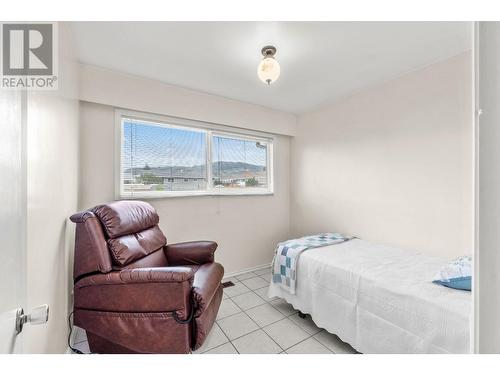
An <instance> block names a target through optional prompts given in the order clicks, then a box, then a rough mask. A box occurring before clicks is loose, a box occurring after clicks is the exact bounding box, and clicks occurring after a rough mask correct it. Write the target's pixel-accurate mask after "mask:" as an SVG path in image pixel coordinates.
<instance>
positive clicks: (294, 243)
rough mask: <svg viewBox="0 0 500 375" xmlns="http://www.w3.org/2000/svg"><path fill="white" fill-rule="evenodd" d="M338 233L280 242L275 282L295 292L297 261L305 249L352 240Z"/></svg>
mask: <svg viewBox="0 0 500 375" xmlns="http://www.w3.org/2000/svg"><path fill="white" fill-rule="evenodd" d="M350 239H351V238H350V237H344V236H342V235H341V234H338V233H320V234H315V235H312V236H306V237H301V238H296V239H293V240H288V241H285V242H280V243H279V244H278V246H277V247H276V250H275V254H274V259H273V265H272V272H273V283H275V284H279V285H280V287H281V288H282V289H284V290H286V291H287V292H288V293H290V294H295V285H296V280H297V262H298V260H299V256H300V254H301V253H302V252H303V251H306V250H309V249H314V248H317V247H324V246H329V245H333V244H337V243H341V242H345V241H348V240H350Z"/></svg>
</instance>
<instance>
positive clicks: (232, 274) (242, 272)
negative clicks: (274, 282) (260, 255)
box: [224, 263, 271, 279]
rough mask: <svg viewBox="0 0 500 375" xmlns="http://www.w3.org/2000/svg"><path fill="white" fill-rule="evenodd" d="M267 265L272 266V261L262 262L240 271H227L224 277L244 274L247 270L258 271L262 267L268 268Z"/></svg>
mask: <svg viewBox="0 0 500 375" xmlns="http://www.w3.org/2000/svg"><path fill="white" fill-rule="evenodd" d="M267 267H271V263H266V264H261V265H260V266H256V267H250V268H245V269H243V270H240V271H236V272H230V273H226V274H224V279H227V278H229V277H235V276H239V275H243V274H244V273H247V272H253V271H258V270H261V269H263V268H267Z"/></svg>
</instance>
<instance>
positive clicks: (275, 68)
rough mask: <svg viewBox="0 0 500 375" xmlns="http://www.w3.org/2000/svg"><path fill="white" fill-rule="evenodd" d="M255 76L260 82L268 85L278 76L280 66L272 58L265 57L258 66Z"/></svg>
mask: <svg viewBox="0 0 500 375" xmlns="http://www.w3.org/2000/svg"><path fill="white" fill-rule="evenodd" d="M257 75H258V76H259V78H260V79H261V80H262V82H265V83H267V84H268V85H270V84H271V83H273V82H274V81H276V80H277V79H278V77H279V76H280V64H278V62H277V61H276V60H275V59H274V58H273V57H266V58H264V59H262V61H261V62H260V64H259V67H258V68H257Z"/></svg>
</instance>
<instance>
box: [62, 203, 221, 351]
mask: <svg viewBox="0 0 500 375" xmlns="http://www.w3.org/2000/svg"><path fill="white" fill-rule="evenodd" d="M71 221H73V222H74V223H76V245H75V260H74V275H73V278H74V292H75V293H74V324H75V325H76V326H78V327H81V328H83V329H84V330H86V331H87V337H88V342H89V346H90V350H91V351H92V352H93V353H189V352H190V351H191V350H195V349H197V348H199V347H200V346H201V345H202V344H203V342H204V341H205V338H206V337H207V335H208V333H209V332H210V329H211V328H212V325H213V323H214V321H215V318H216V316H217V312H218V310H219V306H220V303H221V300H222V286H221V280H222V276H223V275H224V269H223V267H222V266H221V265H220V264H219V263H215V262H214V252H215V250H216V248H217V244H216V243H215V242H211V241H199V242H185V243H178V244H169V245H167V240H166V238H165V236H164V235H163V233H162V231H161V230H160V228H159V227H158V222H159V218H158V214H157V213H156V211H155V210H154V208H153V207H152V206H151V205H150V204H148V203H146V202H140V201H116V202H112V203H108V204H103V205H99V206H96V207H94V208H92V209H90V210H88V211H83V212H80V213H77V214H75V215H73V216H71Z"/></svg>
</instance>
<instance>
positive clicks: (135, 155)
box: [121, 119, 207, 194]
mask: <svg viewBox="0 0 500 375" xmlns="http://www.w3.org/2000/svg"><path fill="white" fill-rule="evenodd" d="M122 121H123V146H122V155H121V157H122V163H121V165H122V167H121V169H122V184H123V185H122V186H123V193H125V194H127V193H128V194H134V193H138V192H152V191H199V190H205V189H206V188H207V152H206V132H202V131H197V130H195V131H193V130H187V129H181V128H176V127H170V126H168V125H156V124H150V123H144V122H138V121H134V120H130V119H123V120H122Z"/></svg>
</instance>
